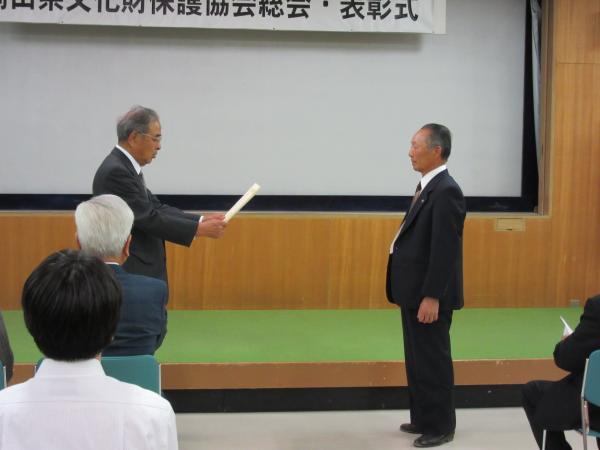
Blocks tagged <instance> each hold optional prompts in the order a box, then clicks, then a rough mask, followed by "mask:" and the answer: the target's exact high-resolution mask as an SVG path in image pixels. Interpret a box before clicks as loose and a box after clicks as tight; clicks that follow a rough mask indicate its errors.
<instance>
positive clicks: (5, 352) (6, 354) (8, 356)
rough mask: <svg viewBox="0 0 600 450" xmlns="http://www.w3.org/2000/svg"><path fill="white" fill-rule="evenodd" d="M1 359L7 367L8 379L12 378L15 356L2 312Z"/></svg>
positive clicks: (0, 322) (0, 328)
mask: <svg viewBox="0 0 600 450" xmlns="http://www.w3.org/2000/svg"><path fill="white" fill-rule="evenodd" d="M0 361H2V364H3V365H4V367H5V369H6V381H9V380H10V379H11V378H12V374H13V365H14V362H15V360H14V357H13V352H12V349H11V348H10V341H9V340H8V331H6V325H4V318H3V317H2V314H1V313H0Z"/></svg>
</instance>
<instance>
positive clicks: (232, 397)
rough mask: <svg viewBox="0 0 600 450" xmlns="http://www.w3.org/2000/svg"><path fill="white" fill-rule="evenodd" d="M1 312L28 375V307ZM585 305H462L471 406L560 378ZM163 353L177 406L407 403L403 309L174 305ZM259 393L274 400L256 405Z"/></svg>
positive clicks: (165, 379)
mask: <svg viewBox="0 0 600 450" xmlns="http://www.w3.org/2000/svg"><path fill="white" fill-rule="evenodd" d="M3 314H4V318H5V321H6V323H7V328H8V330H9V336H10V340H11V345H12V347H13V351H14V353H15V360H16V362H17V367H16V370H15V377H14V382H18V381H23V380H24V379H27V378H28V377H30V376H31V375H32V373H33V363H34V362H35V361H37V360H38V359H39V358H40V357H41V355H40V353H39V351H38V350H37V348H36V347H35V344H34V343H33V341H32V339H31V338H30V336H29V335H28V333H27V330H26V328H25V325H24V323H23V318H22V314H21V312H20V311H5V312H4V313H3ZM580 314H581V308H547V309H540V308H522V309H512V308H511V309H469V308H466V309H464V310H462V311H458V312H455V314H454V319H453V324H452V346H453V348H452V354H453V358H454V365H455V382H456V385H457V386H458V388H457V391H458V392H459V394H460V393H461V392H463V393H465V394H466V395H467V397H469V398H478V397H481V402H482V404H479V403H481V402H479V401H476V402H475V403H469V402H467V404H468V405H469V406H486V401H485V399H486V398H487V399H488V400H489V403H490V404H489V406H498V405H506V406H509V405H513V404H514V403H515V402H518V398H517V397H518V395H517V390H516V389H512V388H513V387H517V388H518V386H519V385H521V384H523V383H525V382H527V381H529V380H531V379H537V378H541V379H558V378H560V377H561V376H562V375H564V373H563V372H562V371H561V370H559V369H557V368H556V367H555V366H554V364H553V361H552V351H553V349H554V345H555V344H556V342H557V341H558V340H559V339H560V337H561V334H562V324H561V322H560V319H559V316H561V315H562V316H563V317H564V318H565V319H566V320H567V321H568V322H569V323H570V324H571V325H572V326H573V327H574V326H575V325H576V324H577V323H578V322H579V316H580ZM156 356H157V359H158V360H159V362H160V363H161V370H162V385H163V389H164V390H165V395H166V396H167V397H168V398H170V399H171V400H172V401H173V402H174V403H175V404H177V408H176V409H178V410H179V411H182V410H184V411H188V410H189V411H199V410H209V411H212V410H281V409H280V408H281V407H280V406H279V405H278V403H279V399H281V398H282V396H284V397H286V396H287V397H286V398H288V400H289V397H290V396H291V397H292V398H293V399H295V400H292V402H291V403H293V404H294V405H298V406H297V407H292V406H289V407H288V409H352V404H355V402H353V401H351V402H348V399H349V398H350V397H353V396H354V397H356V398H358V399H359V404H358V405H356V404H355V406H356V408H357V409H361V408H370V407H371V406H369V405H373V406H372V407H375V408H380V407H386V405H387V407H389V406H402V405H403V404H405V403H406V401H405V399H404V397H405V394H403V393H402V390H400V391H398V390H397V388H398V387H403V386H406V378H405V373H404V361H403V360H404V355H403V350H402V330H401V320H400V313H399V311H398V310H396V309H384V310H261V311H257V310H253V311H215V310H213V311H181V310H180V311H170V312H169V325H168V334H167V337H166V338H165V341H164V343H163V345H162V347H161V348H160V349H159V351H158V352H157V354H156ZM283 391H286V392H287V393H286V394H285V395H284V394H283ZM392 391H393V392H395V393H394V395H393V397H395V398H396V400H394V401H390V392H392ZM396 391H397V392H396ZM307 395H308V396H313V397H314V398H315V399H317V400H315V401H313V402H310V401H307V399H306V398H305V397H306V396H307ZM365 396H366V397H367V398H365ZM261 397H262V398H263V399H264V398H271V401H267V402H266V403H267V404H266V405H264V407H261V406H258V405H253V404H254V403H255V400H256V402H258V403H261V400H260V398H261ZM459 397H460V395H459ZM226 398H228V399H229V400H228V401H226ZM318 398H320V400H318ZM253 399H255V400H253ZM386 399H387V400H386ZM232 402H233V403H232ZM458 402H459V403H461V401H460V398H459V399H458ZM284 403H285V402H284ZM288 403H289V402H288ZM275 404H277V405H278V406H277V407H276V406H275ZM209 405H212V406H209ZM269 405H270V406H269ZM301 405H305V406H301ZM310 405H312V406H310ZM319 405H320V406H319ZM328 405H329V408H327V406H328ZM343 405H346V406H347V407H344V406H343ZM336 406H337V407H336ZM283 410H286V409H285V408H284V409H283Z"/></svg>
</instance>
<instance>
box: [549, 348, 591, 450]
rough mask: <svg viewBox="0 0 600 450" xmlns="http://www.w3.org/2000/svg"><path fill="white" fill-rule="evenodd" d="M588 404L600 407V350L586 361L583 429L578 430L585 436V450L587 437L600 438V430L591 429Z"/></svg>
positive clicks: (585, 448)
mask: <svg viewBox="0 0 600 450" xmlns="http://www.w3.org/2000/svg"><path fill="white" fill-rule="evenodd" d="M588 403H591V404H593V405H596V406H598V407H600V350H596V351H594V352H592V353H591V354H590V356H589V358H588V359H586V361H585V369H584V371H583V383H582V385H581V428H580V429H578V430H576V431H577V432H578V433H581V435H582V436H583V450H587V437H588V436H592V437H596V438H598V437H600V430H592V429H590V418H589V414H588ZM545 449H546V430H544V434H543V435H542V450H545Z"/></svg>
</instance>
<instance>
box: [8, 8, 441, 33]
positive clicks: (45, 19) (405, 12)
mask: <svg viewBox="0 0 600 450" xmlns="http://www.w3.org/2000/svg"><path fill="white" fill-rule="evenodd" d="M0 22H32V23H60V24H82V25H123V26H147V27H179V28H234V29H267V30H303V31H352V32H386V33H445V28H446V0H334V1H328V0H0Z"/></svg>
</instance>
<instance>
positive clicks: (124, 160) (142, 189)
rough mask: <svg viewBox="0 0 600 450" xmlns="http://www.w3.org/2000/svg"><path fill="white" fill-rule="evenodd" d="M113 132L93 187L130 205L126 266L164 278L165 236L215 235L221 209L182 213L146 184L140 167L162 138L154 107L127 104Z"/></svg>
mask: <svg viewBox="0 0 600 450" xmlns="http://www.w3.org/2000/svg"><path fill="white" fill-rule="evenodd" d="M117 138H118V140H119V143H118V144H117V145H116V146H115V148H114V149H113V150H112V151H111V152H110V153H109V155H108V156H107V157H106V158H105V159H104V161H103V162H102V164H100V167H98V170H97V171H96V175H95V176H94V181H93V185H92V190H93V193H94V195H100V194H114V195H118V196H119V197H121V198H122V199H123V200H125V202H127V204H128V205H129V207H130V208H131V209H132V210H133V214H134V223H133V229H132V231H131V236H132V239H131V248H130V253H131V254H130V256H129V258H128V259H127V261H126V262H125V264H124V265H123V267H124V268H125V270H127V271H128V272H130V273H137V274H139V275H146V276H149V277H154V278H160V279H162V280H165V281H167V266H166V253H165V242H164V241H169V242H174V243H175V244H180V245H186V246H188V247H189V246H190V245H191V244H192V241H193V240H194V238H196V237H200V236H204V237H210V238H219V237H221V235H222V234H223V231H224V230H225V226H226V222H225V220H224V219H225V215H224V214H220V213H218V214H205V215H203V216H199V215H197V214H191V213H186V212H184V211H181V210H180V209H177V208H174V207H172V206H169V205H166V204H164V203H161V201H160V200H159V199H158V198H157V197H156V196H155V195H153V194H152V192H150V190H149V189H148V188H147V187H146V183H145V181H144V176H143V174H142V167H143V166H145V165H146V164H149V163H150V162H152V160H153V159H154V158H155V157H156V155H157V153H158V151H159V150H160V148H161V147H160V143H161V140H162V132H161V125H160V120H159V118H158V114H157V113H156V112H155V111H153V110H152V109H149V108H144V107H143V106H134V107H133V108H131V109H130V110H129V111H128V112H127V113H125V115H124V116H123V117H121V118H120V119H119V121H118V123H117Z"/></svg>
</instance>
